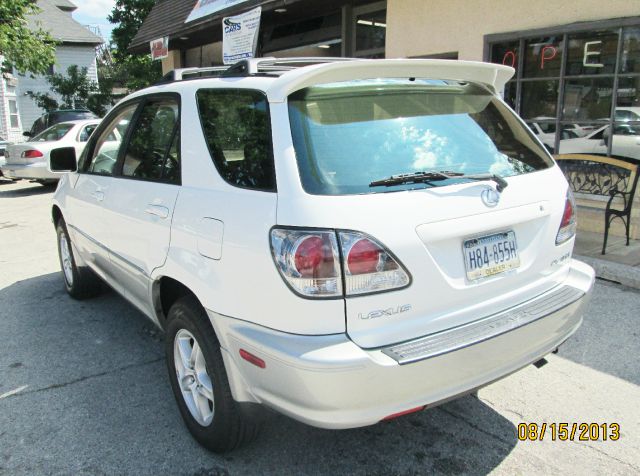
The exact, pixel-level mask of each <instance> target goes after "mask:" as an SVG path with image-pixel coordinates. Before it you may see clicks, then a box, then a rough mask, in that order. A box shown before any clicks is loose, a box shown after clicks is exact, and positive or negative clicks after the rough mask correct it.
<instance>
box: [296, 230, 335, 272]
mask: <svg viewBox="0 0 640 476" xmlns="http://www.w3.org/2000/svg"><path fill="white" fill-rule="evenodd" d="M324 248H325V246H324V242H323V241H322V238H320V237H319V236H308V237H306V238H305V237H303V238H301V239H300V240H299V242H298V243H297V244H296V247H295V251H294V255H293V260H294V263H295V268H296V271H298V273H300V276H302V277H303V278H313V277H317V276H318V274H319V271H320V269H319V268H320V266H321V264H322V263H324V262H326V261H331V260H332V259H333V256H331V254H330V253H331V250H330V249H329V247H326V248H327V249H326V250H325V249H324ZM327 252H328V253H327Z"/></svg>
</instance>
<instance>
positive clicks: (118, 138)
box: [87, 104, 138, 175]
mask: <svg viewBox="0 0 640 476" xmlns="http://www.w3.org/2000/svg"><path fill="white" fill-rule="evenodd" d="M137 106H138V105H137V104H131V105H129V106H127V107H125V108H124V109H123V110H122V111H120V113H119V114H118V115H117V116H116V117H115V118H114V119H113V120H112V121H111V122H110V123H109V125H108V126H107V128H106V129H104V130H103V131H102V134H100V137H99V138H98V140H97V141H96V145H95V147H94V149H93V157H92V159H91V163H90V164H89V167H88V169H87V172H89V173H92V174H99V175H113V167H114V166H115V164H116V161H117V160H118V151H119V150H120V146H121V145H122V141H123V140H124V137H125V134H126V132H127V128H128V126H129V123H130V122H131V117H132V116H133V113H134V112H135V110H136V107H137Z"/></svg>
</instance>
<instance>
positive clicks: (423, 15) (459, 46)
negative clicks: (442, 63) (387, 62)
mask: <svg viewBox="0 0 640 476" xmlns="http://www.w3.org/2000/svg"><path fill="white" fill-rule="evenodd" d="M639 14H640V0H566V1H558V0H447V1H439V0H387V37H386V57H387V58H398V57H407V56H419V55H430V54H438V53H445V52H452V51H457V52H458V53H459V55H458V58H459V59H461V60H476V61H482V60H483V57H482V51H483V47H484V35H488V34H491V33H504V32H512V31H518V30H528V29H534V28H543V27H550V26H557V25H565V24H569V23H574V22H579V21H593V20H604V19H609V18H618V17H629V16H637V15H639Z"/></svg>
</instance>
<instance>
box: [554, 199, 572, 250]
mask: <svg viewBox="0 0 640 476" xmlns="http://www.w3.org/2000/svg"><path fill="white" fill-rule="evenodd" d="M576 228H577V222H576V202H575V200H574V198H573V193H571V190H570V189H569V190H568V191H567V198H566V200H565V202H564V211H563V212H562V220H561V221H560V227H559V228H558V234H557V235H556V245H561V244H562V243H564V242H565V241H567V240H569V239H571V238H573V236H575V234H576Z"/></svg>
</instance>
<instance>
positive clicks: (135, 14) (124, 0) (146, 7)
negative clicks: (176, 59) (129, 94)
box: [107, 0, 162, 90]
mask: <svg viewBox="0 0 640 476" xmlns="http://www.w3.org/2000/svg"><path fill="white" fill-rule="evenodd" d="M154 4H155V0H117V1H116V4H115V6H114V7H113V10H111V14H110V15H109V16H108V17H107V19H108V20H109V22H111V23H114V24H116V27H115V28H114V29H113V31H112V32H111V40H112V45H113V46H114V49H113V50H112V53H113V57H114V59H115V65H114V74H115V76H116V77H117V78H118V82H120V83H121V84H122V85H123V86H125V87H126V88H128V89H131V90H136V89H141V88H144V87H146V86H149V85H151V84H153V83H155V82H157V81H158V80H159V79H160V78H161V77H162V65H161V64H160V62H159V61H152V60H151V57H150V56H149V55H132V54H130V53H129V52H128V51H127V47H128V46H129V44H130V43H131V40H133V37H134V36H135V35H136V33H137V31H138V30H139V29H140V26H142V22H143V21H144V19H145V18H146V17H147V15H148V14H149V12H150V11H151V9H152V8H153V5H154Z"/></svg>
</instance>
